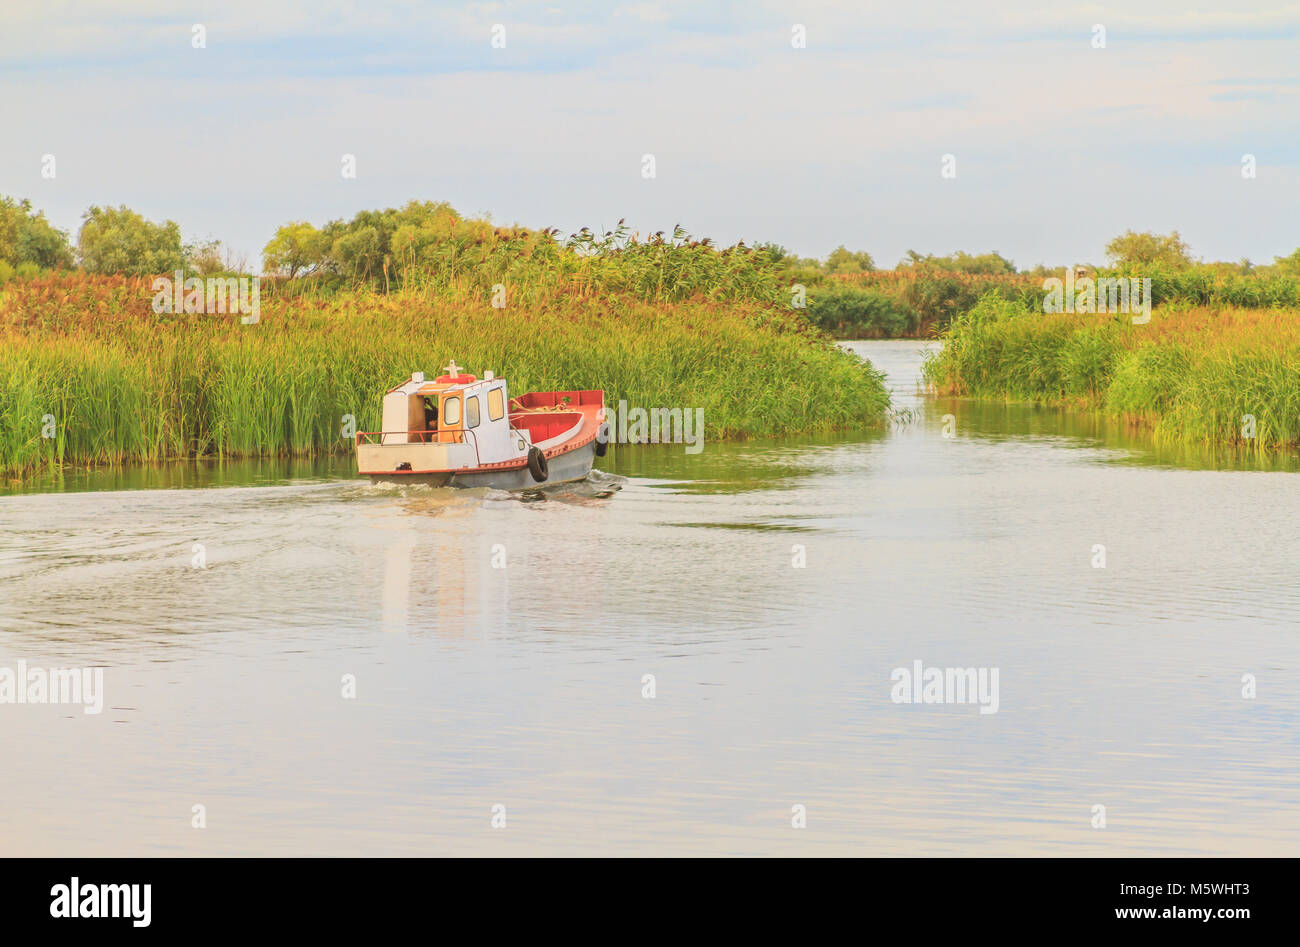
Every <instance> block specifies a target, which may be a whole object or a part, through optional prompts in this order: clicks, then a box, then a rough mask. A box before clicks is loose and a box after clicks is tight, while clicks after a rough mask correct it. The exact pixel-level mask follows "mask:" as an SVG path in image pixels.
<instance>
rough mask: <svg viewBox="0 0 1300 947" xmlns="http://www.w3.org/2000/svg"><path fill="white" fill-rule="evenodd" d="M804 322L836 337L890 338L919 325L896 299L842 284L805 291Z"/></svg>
mask: <svg viewBox="0 0 1300 947" xmlns="http://www.w3.org/2000/svg"><path fill="white" fill-rule="evenodd" d="M808 319H809V321H810V322H812V323H813V325H815V326H817V327H818V328H819V329H823V330H825V331H826V332H829V333H831V334H832V335H834V336H837V337H839V338H848V337H854V338H863V339H877V338H886V339H892V338H897V337H898V336H900V335H904V334H906V333H909V332H914V331H915V330H916V328H917V326H918V324H919V320H918V319H917V317H916V313H915V312H914V311H913V310H911V309H909V308H908V307H907V306H905V305H903V304H902V303H900V302H899V301H898V300H896V299H892V298H890V297H889V296H887V295H885V294H884V293H882V292H880V291H878V290H874V289H864V288H862V287H860V286H854V285H853V284H851V283H845V282H842V281H835V282H830V283H826V284H825V285H823V286H821V287H818V288H816V289H814V290H812V291H810V292H809V294H808Z"/></svg>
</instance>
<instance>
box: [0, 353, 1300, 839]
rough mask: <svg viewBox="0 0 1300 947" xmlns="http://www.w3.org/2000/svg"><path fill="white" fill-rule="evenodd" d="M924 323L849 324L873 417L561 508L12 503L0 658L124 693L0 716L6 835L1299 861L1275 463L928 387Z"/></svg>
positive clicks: (240, 500)
mask: <svg viewBox="0 0 1300 947" xmlns="http://www.w3.org/2000/svg"><path fill="white" fill-rule="evenodd" d="M928 347H930V346H927V345H926V344H924V343H917V342H871V343H855V344H853V348H855V349H856V350H857V351H859V352H861V353H863V354H865V355H866V356H868V357H869V358H871V359H872V360H873V362H875V363H876V364H877V366H878V367H881V368H883V369H884V370H885V371H886V372H887V373H888V375H889V380H890V383H891V385H892V386H893V387H894V388H895V400H896V404H898V405H899V406H900V407H902V408H903V409H904V412H903V415H904V416H903V417H901V418H899V419H898V420H897V422H896V423H894V424H893V425H891V426H890V428H889V429H888V430H885V431H879V432H858V433H851V434H843V435H839V436H836V437H832V438H822V439H815V440H806V439H805V440H783V441H765V442H757V443H745V444H714V443H709V444H706V447H705V449H704V452H703V453H701V454H698V455H694V456H691V455H687V454H685V453H684V451H683V450H682V449H681V448H680V447H674V446H655V447H645V448H636V449H633V448H623V449H619V450H616V451H612V452H611V454H610V456H609V457H608V458H606V462H605V463H604V466H605V468H606V475H604V476H602V477H600V478H598V480H597V482H595V483H594V484H589V485H586V486H585V487H583V488H582V489H579V490H569V491H565V492H560V493H555V494H551V495H549V496H547V497H545V498H543V499H531V498H529V499H520V498H517V497H513V496H510V495H507V494H501V493H491V492H480V491H475V492H460V491H445V490H423V491H421V490H407V491H397V490H385V489H377V488H373V487H370V486H369V485H366V484H364V483H361V482H358V481H356V480H354V479H353V478H352V477H351V475H350V474H351V471H350V470H349V469H348V465H347V463H346V461H345V462H343V463H338V462H327V463H314V464H299V465H286V464H236V465H227V466H226V467H224V468H221V469H211V468H206V469H201V470H199V469H195V468H193V467H190V468H180V469H173V470H171V471H157V470H150V471H131V472H126V473H104V474H96V475H93V476H90V477H82V478H75V477H73V478H68V479H65V480H64V481H62V482H58V483H54V482H45V483H43V484H39V485H38V486H39V487H40V488H41V489H40V490H37V491H35V492H31V491H30V490H29V492H13V490H12V489H11V491H10V493H9V494H8V495H5V496H0V667H14V666H15V665H16V662H17V661H19V660H25V661H26V662H27V663H28V665H32V666H41V667H67V666H76V667H80V666H84V665H90V664H99V665H103V666H104V669H105V670H104V674H105V689H106V692H107V698H106V702H105V709H104V712H103V713H102V714H100V715H98V716H93V715H86V714H84V713H82V711H81V709H80V708H78V707H69V706H41V705H6V704H0V742H3V745H4V747H5V750H6V759H7V761H8V762H7V765H5V766H2V767H0V854H5V855H41V854H48V855H108V854H114V855H128V854H129V855H158V854H162V855H199V854H215V855H235V854H283V855H289V854H319V855H345V854H381V855H382V854H393V855H398V854H402V855H413V854H431V855H438V854H525V853H529V854H531V853H556V854H587V853H596V854H646V853H664V854H728V853H735V854H885V855H932V854H940V855H979V854H995V855H1002V854H1007V855H1010V854H1082V855H1094V854H1144V855H1147V854H1149V855H1156V854H1225V855H1235V854H1241V855H1296V854H1298V853H1300V794H1298V793H1297V786H1300V623H1298V621H1297V616H1298V615H1300V591H1298V590H1297V580H1296V577H1297V575H1298V574H1300V532H1298V531H1297V528H1296V524H1297V522H1300V479H1297V477H1296V475H1295V470H1296V466H1297V465H1296V458H1294V457H1290V456H1280V457H1279V456H1273V457H1271V458H1268V459H1266V460H1264V461H1257V460H1252V459H1251V458H1249V457H1241V456H1238V455H1231V454H1228V455H1219V456H1215V455H1207V454H1202V453H1197V452H1194V451H1191V452H1189V451H1186V450H1166V449H1160V448H1156V447H1154V446H1153V445H1151V444H1150V443H1148V442H1147V441H1146V440H1145V439H1144V438H1142V437H1140V436H1136V435H1133V434H1131V433H1129V432H1126V431H1124V430H1122V429H1119V428H1116V427H1114V426H1113V425H1108V424H1107V423H1105V422H1103V421H1100V420H1098V419H1097V418H1095V417H1092V416H1089V415H1081V414H1077V413H1070V412H1061V411H1047V410H1042V409H1034V408H1030V407H1025V406H1005V405H1000V404H998V405H992V404H979V403H975V402H967V401H945V400H938V401H936V400H933V399H927V398H924V397H921V396H919V395H918V394H917V393H916V378H917V373H918V370H919V366H920V362H921V358H922V353H923V350H924V349H926V348H928ZM945 415H951V416H952V418H951V422H950V423H951V426H952V427H953V430H954V434H955V436H953V437H945V436H943V431H944V425H945V420H944V416H945ZM706 420H707V419H706ZM196 544H200V545H201V546H202V551H203V554H204V556H205V557H206V568H195V567H194V559H195V555H196V550H195V545H196ZM1098 545H1101V546H1104V547H1105V557H1106V558H1105V562H1106V564H1105V568H1094V567H1093V561H1094V559H1095V552H1094V547H1095V546H1098ZM800 548H801V549H802V556H803V558H804V559H805V561H806V566H804V567H803V568H797V567H795V564H794V563H795V561H796V558H797V557H798V556H799V555H800ZM503 557H504V563H503V561H502V560H503ZM502 564H504V568H494V565H497V566H500V565H502ZM916 660H920V661H922V662H924V664H925V665H926V666H937V667H986V668H997V669H998V670H999V691H1000V694H999V703H1000V706H999V710H998V712H997V713H995V714H980V713H979V712H978V709H977V708H976V707H975V706H972V705H952V704H947V705H938V704H915V705H913V704H896V703H894V702H892V701H891V699H890V686H891V685H890V674H891V671H892V670H893V669H894V668H897V667H911V665H912V662H913V661H916ZM1243 674H1253V675H1254V676H1255V679H1256V681H1257V688H1258V696H1257V697H1256V698H1255V699H1253V700H1249V699H1243V697H1242V675H1243ZM345 675H354V676H355V681H356V698H355V699H344V698H343V697H342V695H341V691H342V687H343V685H342V681H343V678H344V676H345ZM645 675H653V676H654V686H655V696H654V698H653V699H647V698H645V697H643V696H642V695H643V686H644V685H643V680H644V679H645ZM195 805H203V806H204V807H206V815H207V828H205V829H201V830H199V829H194V828H192V827H191V818H192V807H193V806H195ZM497 805H501V806H504V807H505V813H506V827H505V828H503V829H494V828H492V826H491V819H492V807H493V806H497ZM795 805H802V806H805V807H806V810H807V827H806V828H803V829H795V828H792V827H791V813H792V808H791V807H792V806H795ZM1097 805H1103V806H1105V807H1106V809H1105V812H1106V827H1105V828H1104V829H1098V828H1093V826H1092V819H1093V807H1094V806H1097Z"/></svg>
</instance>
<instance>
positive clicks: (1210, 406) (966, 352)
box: [924, 295, 1300, 449]
mask: <svg viewBox="0 0 1300 947" xmlns="http://www.w3.org/2000/svg"><path fill="white" fill-rule="evenodd" d="M943 338H944V347H943V349H942V350H941V351H940V352H939V353H938V354H937V355H935V356H934V357H932V358H931V359H930V360H929V361H928V362H927V363H926V366H925V369H924V371H925V376H926V379H927V380H928V381H929V383H930V384H932V385H933V386H934V387H935V389H936V390H937V391H938V392H939V393H940V394H948V395H969V396H974V397H984V398H990V397H992V398H1005V399H1008V400H1027V401H1036V402H1041V403H1046V404H1072V405H1077V406H1080V407H1086V408H1091V409H1095V410H1099V411H1102V412H1105V413H1106V414H1108V415H1111V416H1114V417H1119V418H1123V419H1125V420H1127V421H1128V422H1130V423H1132V424H1134V425H1136V426H1141V427H1147V428H1150V429H1151V430H1152V431H1153V432H1154V433H1155V435H1156V437H1157V439H1158V440H1162V441H1167V442H1187V443H1201V444H1211V445H1219V444H1229V445H1237V446H1241V447H1244V448H1248V449H1261V448H1279V447H1300V311H1297V310H1295V309H1231V308H1226V309H1225V308H1200V309H1177V308H1171V309H1165V310H1160V309H1157V310H1156V311H1154V312H1153V313H1152V315H1151V321H1150V322H1148V323H1146V324H1143V325H1134V324H1133V322H1132V319H1131V317H1130V316H1127V315H1114V314H1097V315H1075V314H1043V313H1034V312H1027V311H1025V310H1024V309H1023V308H1021V307H1020V306H1017V305H1015V304H1013V303H1009V302H1007V301H1005V300H1003V299H1001V298H999V297H996V296H993V295H989V296H986V297H985V298H984V299H982V300H981V301H980V302H979V303H978V304H977V305H976V306H975V307H974V308H973V309H972V310H971V311H970V312H968V313H965V314H963V315H961V316H959V317H958V318H956V319H955V320H954V321H953V323H952V325H951V326H950V327H949V328H948V330H947V331H946V332H945V333H944V334H943ZM1252 418H1253V424H1252V422H1251V421H1250V419H1252ZM1252 434H1253V436H1252Z"/></svg>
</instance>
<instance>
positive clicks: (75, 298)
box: [0, 273, 889, 477]
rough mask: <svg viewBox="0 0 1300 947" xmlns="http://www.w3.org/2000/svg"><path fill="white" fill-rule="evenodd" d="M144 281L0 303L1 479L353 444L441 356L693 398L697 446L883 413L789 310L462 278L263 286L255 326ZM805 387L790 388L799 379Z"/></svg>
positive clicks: (865, 378)
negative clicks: (397, 389) (698, 424)
mask: <svg viewBox="0 0 1300 947" xmlns="http://www.w3.org/2000/svg"><path fill="white" fill-rule="evenodd" d="M152 299H153V292H152V288H151V281H150V280H149V278H147V277H124V276H116V277H100V276H91V275H87V274H82V273H63V274H52V275H48V276H45V277H42V278H40V279H33V280H26V281H21V282H16V283H12V284H10V285H9V286H8V287H7V288H6V290H5V291H4V293H3V295H0V471H3V472H4V473H5V474H7V475H8V476H11V477H17V476H21V475H23V474H24V473H27V472H31V471H35V470H37V469H40V468H42V467H48V466H53V465H58V464H81V465H90V464H100V463H108V464H113V463H123V462H128V461H162V460H168V459H178V458H191V457H206V456H217V457H234V456H268V455H306V454H312V453H320V452H340V453H342V452H346V451H350V450H351V448H352V442H351V440H350V438H348V437H346V436H345V435H346V434H347V432H348V431H349V430H356V431H373V430H377V429H378V427H379V412H380V398H381V396H382V393H383V392H384V391H385V390H386V389H387V388H389V387H391V386H392V385H394V384H396V383H397V382H399V381H401V380H402V379H403V378H405V377H407V376H409V375H410V373H411V372H412V371H417V370H422V371H425V372H427V373H436V372H438V370H439V369H440V367H441V366H443V365H445V364H447V362H448V361H449V360H450V359H453V358H454V359H455V360H456V361H457V363H459V364H460V365H462V366H465V367H467V368H468V369H469V370H470V371H474V372H476V373H479V374H481V373H482V372H483V371H485V370H489V369H490V370H493V371H495V372H497V373H498V374H500V375H503V376H505V377H506V378H507V380H508V381H509V383H510V385H511V390H512V391H514V392H518V393H523V392H525V391H530V390H549V389H563V388H603V389H604V390H605V392H606V399H607V401H608V402H609V403H617V402H618V400H620V399H625V400H626V401H627V402H628V403H629V404H630V405H634V406H642V407H647V408H648V407H666V408H672V407H683V408H685V407H692V408H696V407H698V408H703V409H704V418H705V426H706V438H708V439H715V438H723V437H745V436H757V435H767V434H781V433H796V432H812V431H825V430H832V429H835V428H841V427H845V426H850V425H863V424H868V425H869V424H875V423H879V422H881V421H882V419H883V416H884V412H885V411H886V410H887V408H888V402H889V399H888V395H887V393H886V391H885V388H884V386H883V383H882V380H881V376H880V375H879V373H877V372H875V371H873V370H872V369H871V368H870V367H869V366H866V365H864V364H863V363H862V362H861V361H859V360H858V359H856V358H855V357H854V356H851V355H849V354H848V353H846V352H844V351H842V350H840V349H839V348H838V347H837V346H835V345H834V344H833V343H832V342H831V341H829V340H828V339H826V338H825V337H824V336H823V335H822V334H821V333H819V332H817V331H816V330H815V329H813V328H812V327H810V326H809V325H808V324H807V323H806V322H805V321H804V320H802V319H801V318H799V317H798V316H797V315H796V314H795V313H793V312H790V311H788V310H783V309H781V308H779V307H773V306H769V305H765V304H762V303H759V302H753V301H734V300H733V301H715V300H709V299H707V298H692V299H689V300H683V301H680V302H662V301H660V302H650V301H646V300H644V299H639V298H636V297H634V296H632V295H630V294H628V293H605V294H599V293H595V292H588V293H585V294H575V295H571V294H569V293H567V292H565V291H563V289H562V288H556V289H555V290H553V291H551V292H549V294H548V293H546V292H542V291H541V290H540V289H534V290H533V291H532V292H531V293H530V294H528V296H527V301H526V302H525V301H521V300H516V299H511V298H510V297H509V296H507V299H506V303H505V307H504V308H500V309H497V308H494V307H493V306H492V305H491V304H490V299H489V295H486V294H483V293H479V292H477V291H475V290H473V289H472V288H469V287H468V285H467V287H466V288H464V289H461V290H456V291H452V290H450V289H448V288H446V287H445V286H444V287H442V288H439V289H436V290H435V289H430V288H425V287H418V286H406V287H403V288H400V289H396V290H391V291H390V292H388V293H384V292H382V291H381V290H377V289H374V288H370V287H359V288H355V289H345V290H341V291H330V292H325V291H317V292H289V293H285V292H281V293H279V294H276V293H271V294H270V295H269V296H268V297H264V298H263V299H262V301H261V312H260V316H259V320H258V322H257V323H255V324H250V325H245V324H242V323H241V321H240V317H239V316H238V315H237V314H227V315H223V314H204V313H183V312H182V313H176V314H167V315H158V314H156V313H155V312H154V311H153V308H152V305H151V301H152ZM796 389H797V390H796Z"/></svg>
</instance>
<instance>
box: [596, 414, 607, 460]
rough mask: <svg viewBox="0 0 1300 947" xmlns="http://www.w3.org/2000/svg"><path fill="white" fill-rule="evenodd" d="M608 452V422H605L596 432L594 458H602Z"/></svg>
mask: <svg viewBox="0 0 1300 947" xmlns="http://www.w3.org/2000/svg"><path fill="white" fill-rule="evenodd" d="M608 450H609V422H608V421H606V422H605V423H604V424H602V425H601V426H600V429H599V430H598V431H596V456H597V457H604V456H605V452H606V451H608Z"/></svg>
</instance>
